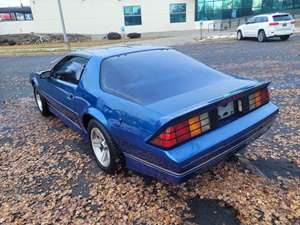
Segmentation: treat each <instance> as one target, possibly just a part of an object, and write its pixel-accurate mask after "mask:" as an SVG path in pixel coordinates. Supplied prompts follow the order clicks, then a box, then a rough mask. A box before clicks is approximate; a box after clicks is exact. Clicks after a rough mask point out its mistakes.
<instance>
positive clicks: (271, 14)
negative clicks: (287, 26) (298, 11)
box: [253, 12, 290, 17]
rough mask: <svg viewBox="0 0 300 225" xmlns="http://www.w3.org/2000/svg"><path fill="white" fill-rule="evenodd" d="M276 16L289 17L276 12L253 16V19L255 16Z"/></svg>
mask: <svg viewBox="0 0 300 225" xmlns="http://www.w3.org/2000/svg"><path fill="white" fill-rule="evenodd" d="M277 15H290V14H289V13H284V12H276V13H269V14H259V15H255V16H253V17H257V16H277Z"/></svg>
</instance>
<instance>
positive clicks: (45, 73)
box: [40, 71, 51, 79]
mask: <svg viewBox="0 0 300 225" xmlns="http://www.w3.org/2000/svg"><path fill="white" fill-rule="evenodd" d="M50 76H51V72H50V71H43V72H41V73H40V78H41V79H46V78H49V77H50Z"/></svg>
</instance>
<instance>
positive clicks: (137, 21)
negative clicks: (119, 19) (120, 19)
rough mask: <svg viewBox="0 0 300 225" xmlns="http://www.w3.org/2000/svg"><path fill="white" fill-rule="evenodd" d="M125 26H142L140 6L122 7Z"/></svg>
mask: <svg viewBox="0 0 300 225" xmlns="http://www.w3.org/2000/svg"><path fill="white" fill-rule="evenodd" d="M124 20H125V26H135V25H142V14H141V7H140V6H124Z"/></svg>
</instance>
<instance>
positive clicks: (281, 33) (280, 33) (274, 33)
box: [266, 30, 293, 38]
mask: <svg viewBox="0 0 300 225" xmlns="http://www.w3.org/2000/svg"><path fill="white" fill-rule="evenodd" d="M292 34H293V30H283V31H280V30H279V31H276V30H270V31H269V32H267V34H266V36H267V37H268V38H272V37H281V36H287V35H292Z"/></svg>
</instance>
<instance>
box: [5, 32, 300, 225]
mask: <svg viewBox="0 0 300 225" xmlns="http://www.w3.org/2000/svg"><path fill="white" fill-rule="evenodd" d="M175 48H176V49H178V50H179V51H182V52H184V53H186V54H188V55H190V56H193V57H194V58H196V59H198V60H200V61H202V62H204V63H206V64H208V65H210V66H211V67H213V68H216V69H218V70H221V71H223V72H227V73H230V74H235V75H239V76H243V77H248V78H254V79H259V80H271V81H272V85H271V95H272V99H273V100H274V102H275V103H276V104H278V105H279V106H280V114H279V117H278V119H277V121H276V122H275V124H274V126H273V127H272V128H271V130H270V131H269V132H268V133H266V134H265V135H264V136H263V137H262V138H260V139H259V140H257V141H256V142H254V143H253V144H251V145H250V146H248V147H247V148H246V150H245V151H243V152H242V153H240V154H239V155H238V156H237V157H235V158H233V159H231V160H229V161H226V162H224V163H221V164H220V165H218V166H217V167H215V168H213V169H211V170H210V171H209V172H207V173H204V174H202V175H199V176H197V177H195V178H194V179H191V180H190V181H188V182H187V183H184V184H182V185H170V184H166V183H163V182H159V181H157V180H153V179H150V178H147V177H143V176H141V175H138V174H135V173H132V172H130V171H121V172H119V174H117V175H114V176H108V175H105V174H103V173H102V172H101V171H100V170H99V169H98V168H97V166H96V163H95V162H94V160H93V156H92V155H91V152H90V151H89V148H88V147H87V146H86V145H85V144H84V143H83V142H82V141H81V139H80V137H79V136H78V135H77V134H76V133H75V132H73V131H72V130H70V129H68V128H67V127H66V126H64V125H63V124H62V123H61V122H60V121H59V120H57V119H56V118H53V117H50V118H47V119H44V118H42V117H41V116H40V115H39V113H38V112H37V110H36V108H35V106H34V101H33V99H32V94H31V88H30V85H29V83H28V74H29V72H31V71H36V70H40V69H42V68H43V67H45V66H46V65H48V63H49V61H52V60H53V59H54V58H55V57H54V56H29V57H0V81H1V82H0V102H1V103H0V107H1V112H0V190H1V192H0V215H1V217H0V224H54V223H56V224H201V225H212V224H218V225H219V224H227V225H235V224H245V225H247V224H249V225H250V224H270V225H271V224H272V225H273V224H291V225H292V224H298V225H299V224H300V168H299V167H300V151H299V150H300V144H299V143H300V132H299V131H300V114H299V112H300V63H299V62H300V51H299V49H300V37H299V36H294V37H292V38H291V39H290V40H289V41H286V42H279V41H270V42H266V43H257V42H255V41H252V40H248V41H241V42H237V41H222V42H216V41H214V42H203V43H199V44H190V45H182V46H175Z"/></svg>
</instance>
